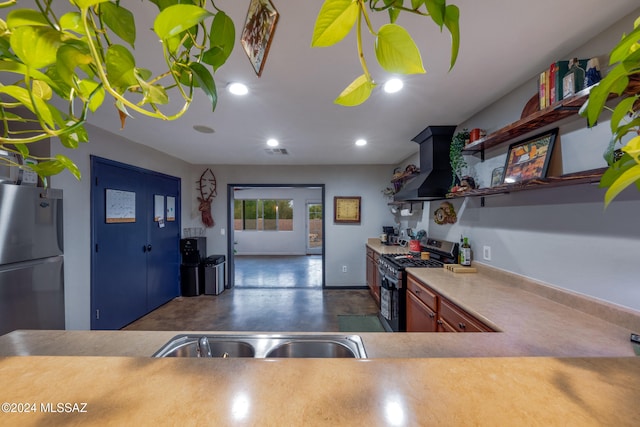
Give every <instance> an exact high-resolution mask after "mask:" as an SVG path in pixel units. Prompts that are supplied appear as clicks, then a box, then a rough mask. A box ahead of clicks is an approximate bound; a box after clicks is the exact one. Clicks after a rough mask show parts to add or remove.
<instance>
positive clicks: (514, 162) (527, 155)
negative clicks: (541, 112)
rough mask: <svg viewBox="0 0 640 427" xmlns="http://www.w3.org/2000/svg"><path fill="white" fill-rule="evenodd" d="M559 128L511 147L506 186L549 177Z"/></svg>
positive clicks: (506, 166) (505, 170) (506, 167)
mask: <svg viewBox="0 0 640 427" xmlns="http://www.w3.org/2000/svg"><path fill="white" fill-rule="evenodd" d="M557 135H558V128H555V129H552V130H550V131H547V132H545V133H542V134H540V135H536V136H534V137H532V138H528V139H525V140H524V141H520V142H516V143H514V144H511V145H510V146H509V151H508V153H507V163H506V165H505V167H504V178H503V182H504V183H505V184H514V183H516V182H522V181H527V180H530V179H535V178H544V177H545V176H546V175H547V168H548V167H549V160H550V158H551V152H552V151H553V144H554V142H555V140H556V137H557Z"/></svg>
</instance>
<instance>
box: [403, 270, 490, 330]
mask: <svg viewBox="0 0 640 427" xmlns="http://www.w3.org/2000/svg"><path fill="white" fill-rule="evenodd" d="M407 332H493V329H491V328H490V327H488V326H486V325H485V324H484V323H482V322H481V321H479V320H478V319H476V318H475V317H474V316H472V315H471V314H469V313H467V312H466V311H465V310H463V309H461V308H460V307H458V306H457V305H456V304H454V303H453V302H451V301H449V300H448V299H446V298H444V297H443V296H442V295H440V294H439V293H437V292H436V291H435V290H433V289H432V288H430V287H429V286H428V285H427V284H425V283H424V282H422V281H421V280H419V279H417V278H416V277H414V276H412V275H411V274H409V275H408V276H407Z"/></svg>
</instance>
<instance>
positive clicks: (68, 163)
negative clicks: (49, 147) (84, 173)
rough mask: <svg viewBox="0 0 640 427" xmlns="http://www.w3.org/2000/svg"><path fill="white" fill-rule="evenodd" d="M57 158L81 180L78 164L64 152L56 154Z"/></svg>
mask: <svg viewBox="0 0 640 427" xmlns="http://www.w3.org/2000/svg"><path fill="white" fill-rule="evenodd" d="M56 160H57V161H58V162H60V163H61V164H62V166H64V167H65V168H66V169H67V170H69V172H71V175H73V176H75V177H76V179H77V180H78V181H80V169H78V167H77V166H76V164H75V163H73V162H72V161H71V159H70V158H68V157H67V156H63V155H62V154H56Z"/></svg>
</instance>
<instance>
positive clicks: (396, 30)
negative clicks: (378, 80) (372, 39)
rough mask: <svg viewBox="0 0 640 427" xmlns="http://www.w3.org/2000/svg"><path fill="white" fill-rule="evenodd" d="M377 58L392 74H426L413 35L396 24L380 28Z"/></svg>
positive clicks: (377, 40) (376, 46) (377, 39)
mask: <svg viewBox="0 0 640 427" xmlns="http://www.w3.org/2000/svg"><path fill="white" fill-rule="evenodd" d="M375 50H376V58H377V59H378V63H380V66H381V67H382V68H384V69H385V70H386V71H388V72H390V73H400V74H421V73H425V72H426V71H425V70H424V67H423V65H422V58H421V56H420V51H419V50H418V47H417V46H416V44H415V42H414V41H413V39H412V38H411V35H409V33H408V32H407V30H405V29H404V28H403V27H401V26H399V25H396V24H385V25H383V26H382V27H380V30H379V31H378V37H376V43H375Z"/></svg>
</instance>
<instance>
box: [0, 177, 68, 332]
mask: <svg viewBox="0 0 640 427" xmlns="http://www.w3.org/2000/svg"><path fill="white" fill-rule="evenodd" d="M62 236H63V234H62V190H55V189H43V188H39V187H30V186H24V185H13V184H5V183H0V335H2V334H5V333H7V332H10V331H13V330H15V329H64V327H65V321H64V269H63V259H64V258H63V240H62Z"/></svg>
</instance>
